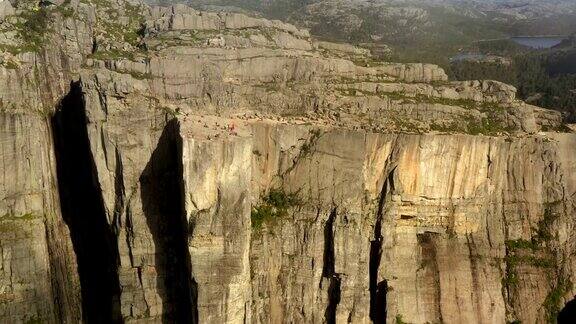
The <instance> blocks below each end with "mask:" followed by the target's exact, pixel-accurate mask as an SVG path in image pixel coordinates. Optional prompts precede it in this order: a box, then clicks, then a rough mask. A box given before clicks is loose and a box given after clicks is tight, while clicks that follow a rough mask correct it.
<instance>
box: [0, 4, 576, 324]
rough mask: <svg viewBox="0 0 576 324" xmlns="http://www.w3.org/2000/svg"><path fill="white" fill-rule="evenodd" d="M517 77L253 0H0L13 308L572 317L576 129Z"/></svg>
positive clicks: (240, 315) (6, 288) (1, 241)
mask: <svg viewBox="0 0 576 324" xmlns="http://www.w3.org/2000/svg"><path fill="white" fill-rule="evenodd" d="M515 94H516V89H515V88H514V87H512V86H509V85H506V84H502V83H499V82H495V81H465V82H461V81H459V82H453V81H449V80H448V78H447V76H446V74H445V73H444V71H443V70H442V69H440V68H439V67H437V66H434V65H428V64H395V63H389V62H378V61H377V60H375V59H374V58H373V57H372V56H371V54H370V52H369V51H368V50H366V49H363V48H358V47H354V46H352V45H346V44H335V43H328V42H320V41H317V40H315V39H314V38H313V37H311V36H310V34H309V32H308V31H306V30H302V29H298V28H297V27H295V26H293V25H289V24H286V23H283V22H280V21H271V20H266V19H262V18H253V17H249V16H245V15H243V14H237V13H224V12H201V11H196V10H194V9H192V8H190V7H187V6H185V5H175V6H171V7H150V6H148V5H144V4H141V3H138V2H131V1H124V0H80V1H78V0H66V1H64V2H62V1H60V0H57V1H56V2H55V3H50V2H48V1H46V2H42V3H41V5H38V4H37V3H36V2H30V1H26V0H24V1H18V2H16V1H15V2H9V1H6V0H5V1H0V322H1V323H78V322H85V323H328V324H330V323H546V322H552V323H553V322H556V321H558V322H561V323H569V321H570V319H572V320H573V319H574V316H575V315H574V312H575V308H576V301H573V299H574V296H575V295H576V287H574V285H573V284H572V283H573V282H576V257H575V254H576V227H575V225H576V217H575V215H576V214H575V195H576V159H575V158H574V157H575V155H574V154H575V153H576V135H574V134H572V133H571V132H570V130H569V127H567V126H566V125H563V123H562V116H561V115H560V113H558V112H555V111H552V110H546V109H542V108H539V107H536V106H532V105H529V104H526V103H524V102H522V101H520V100H517V99H516V97H515ZM571 316H572V317H571Z"/></svg>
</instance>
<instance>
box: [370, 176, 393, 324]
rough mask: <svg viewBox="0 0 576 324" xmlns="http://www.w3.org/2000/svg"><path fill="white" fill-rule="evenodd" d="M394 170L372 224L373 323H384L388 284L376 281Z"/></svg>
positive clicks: (371, 277)
mask: <svg viewBox="0 0 576 324" xmlns="http://www.w3.org/2000/svg"><path fill="white" fill-rule="evenodd" d="M393 177H394V169H393V170H392V171H390V173H389V174H388V177H387V178H386V180H385V181H384V184H383V186H382V191H381V193H380V199H379V201H378V209H377V211H376V222H375V223H374V240H372V241H371V242H370V262H369V266H368V267H369V287H370V319H371V320H372V322H373V323H375V324H379V323H386V315H387V314H386V294H387V291H388V282H387V281H386V280H381V281H378V280H379V278H378V270H379V267H380V260H381V259H382V244H383V239H384V238H383V237H382V222H383V218H384V205H385V203H386V199H387V197H388V192H389V190H391V189H392V188H389V186H390V187H392V186H393V185H394V178H393Z"/></svg>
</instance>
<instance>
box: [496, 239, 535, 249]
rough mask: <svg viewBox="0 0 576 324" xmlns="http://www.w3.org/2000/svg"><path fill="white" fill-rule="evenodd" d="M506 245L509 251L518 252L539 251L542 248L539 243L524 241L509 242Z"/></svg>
mask: <svg viewBox="0 0 576 324" xmlns="http://www.w3.org/2000/svg"><path fill="white" fill-rule="evenodd" d="M505 244H506V247H507V248H508V249H509V250H518V249H530V250H538V249H539V248H540V247H539V246H538V243H537V242H536V241H534V240H531V241H528V240H524V239H517V240H507V241H506V242H505Z"/></svg>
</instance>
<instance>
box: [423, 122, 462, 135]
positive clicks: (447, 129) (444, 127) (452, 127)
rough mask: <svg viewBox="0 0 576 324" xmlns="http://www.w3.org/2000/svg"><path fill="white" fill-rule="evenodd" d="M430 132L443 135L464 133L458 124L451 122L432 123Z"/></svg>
mask: <svg viewBox="0 0 576 324" xmlns="http://www.w3.org/2000/svg"><path fill="white" fill-rule="evenodd" d="M430 130H433V131H437V132H443V133H453V132H463V131H464V129H462V127H461V126H460V125H458V123H456V122H451V123H444V124H437V123H434V122H432V123H431V124H430Z"/></svg>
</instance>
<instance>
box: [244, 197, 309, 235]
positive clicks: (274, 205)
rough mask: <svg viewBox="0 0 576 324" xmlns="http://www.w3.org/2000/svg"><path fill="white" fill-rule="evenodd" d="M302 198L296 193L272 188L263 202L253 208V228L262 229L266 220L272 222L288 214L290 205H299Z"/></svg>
mask: <svg viewBox="0 0 576 324" xmlns="http://www.w3.org/2000/svg"><path fill="white" fill-rule="evenodd" d="M299 204H300V199H299V198H298V196H297V194H295V193H286V192H284V190H282V189H272V190H270V192H269V193H268V195H267V196H265V197H263V198H262V204H261V205H259V206H254V207H253V208H252V214H251V220H252V228H254V229H260V228H261V227H262V224H264V223H265V222H272V221H275V220H277V219H278V218H281V217H283V216H286V215H287V214H288V209H289V208H290V207H294V206H298V205H299Z"/></svg>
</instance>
